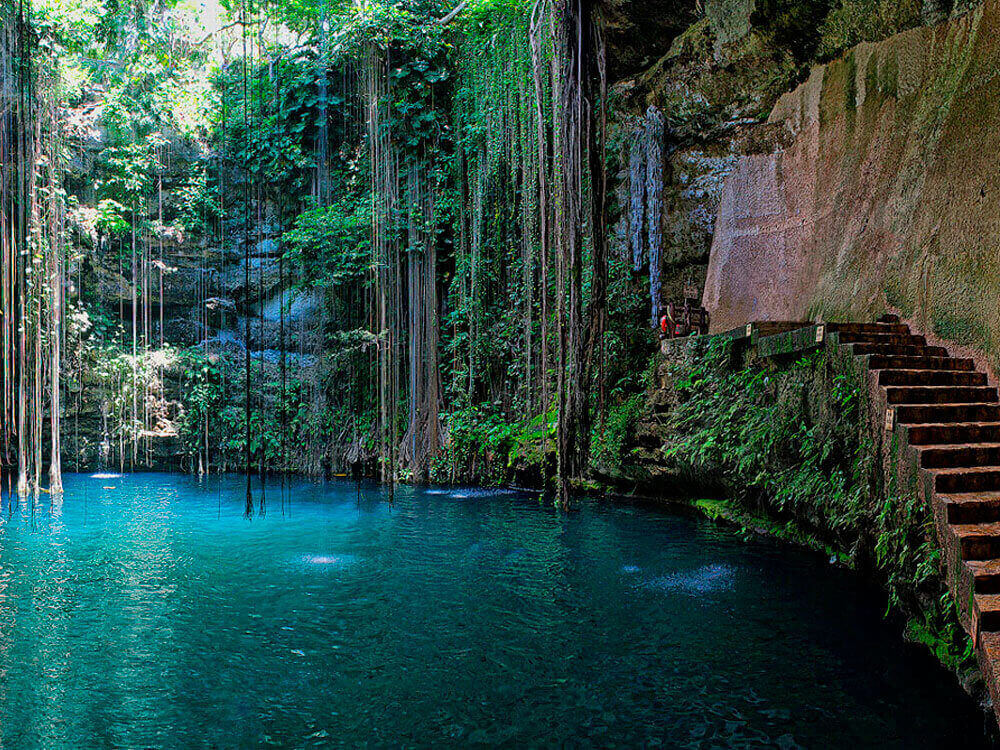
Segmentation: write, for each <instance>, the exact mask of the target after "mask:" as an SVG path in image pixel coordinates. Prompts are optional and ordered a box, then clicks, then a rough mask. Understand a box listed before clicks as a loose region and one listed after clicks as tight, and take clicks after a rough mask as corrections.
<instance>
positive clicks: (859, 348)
mask: <svg viewBox="0 0 1000 750" xmlns="http://www.w3.org/2000/svg"><path fill="white" fill-rule="evenodd" d="M851 348H852V351H853V353H854V354H855V355H856V356H859V357H860V356H863V355H865V354H884V355H886V356H896V357H946V356H948V350H947V349H945V348H944V347H943V346H900V345H898V344H851Z"/></svg>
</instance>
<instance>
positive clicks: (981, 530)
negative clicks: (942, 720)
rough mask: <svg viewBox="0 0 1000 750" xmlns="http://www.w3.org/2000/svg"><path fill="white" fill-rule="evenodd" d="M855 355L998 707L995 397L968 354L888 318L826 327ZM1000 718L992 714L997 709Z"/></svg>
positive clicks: (999, 458) (999, 434)
mask: <svg viewBox="0 0 1000 750" xmlns="http://www.w3.org/2000/svg"><path fill="white" fill-rule="evenodd" d="M828 327H829V330H830V332H831V333H836V335H837V338H838V339H839V343H840V344H841V345H843V346H847V347H849V348H850V350H851V352H852V353H853V354H854V355H856V356H859V357H862V358H864V360H865V364H866V366H867V370H868V371H869V373H870V378H871V379H872V380H873V382H874V386H875V387H876V388H877V390H876V391H875V395H876V400H877V402H878V403H879V405H880V406H884V408H885V428H886V430H887V431H888V432H890V433H895V434H896V435H897V436H898V437H899V438H900V440H901V446H902V450H901V451H900V455H902V456H904V457H905V463H906V464H908V466H909V469H910V470H911V471H912V472H913V473H914V474H915V475H916V478H917V488H918V491H919V492H920V493H921V494H922V495H923V497H924V498H925V500H926V501H927V502H928V504H929V506H930V507H931V508H932V510H933V513H934V519H935V525H936V529H937V536H938V541H939V543H940V545H941V548H942V551H943V553H944V560H945V563H946V566H947V571H946V573H947V581H948V585H949V588H950V590H951V592H952V595H953V596H954V598H955V602H956V604H957V605H958V611H959V617H960V619H961V622H962V625H963V626H964V627H965V628H966V630H967V631H968V632H969V634H970V635H971V636H972V638H973V641H974V643H975V646H976V651H977V655H978V657H979V662H980V668H981V670H982V673H983V677H984V678H985V680H986V683H987V685H988V687H989V690H990V695H991V697H992V698H993V704H994V708H995V710H996V709H997V708H1000V395H998V392H997V388H995V387H993V386H990V385H989V384H988V379H987V376H986V373H985V372H981V371H979V370H978V369H977V368H976V365H975V363H974V361H973V360H971V359H963V358H959V357H952V356H950V355H949V354H948V352H947V350H946V349H944V348H943V347H939V346H928V345H927V341H926V339H925V337H923V336H916V335H913V334H911V332H910V330H909V327H908V326H906V325H904V324H901V323H900V321H899V318H897V317H896V316H884V317H883V318H880V320H879V322H878V323H874V324H841V325H838V324H829V325H828ZM998 716H1000V712H998Z"/></svg>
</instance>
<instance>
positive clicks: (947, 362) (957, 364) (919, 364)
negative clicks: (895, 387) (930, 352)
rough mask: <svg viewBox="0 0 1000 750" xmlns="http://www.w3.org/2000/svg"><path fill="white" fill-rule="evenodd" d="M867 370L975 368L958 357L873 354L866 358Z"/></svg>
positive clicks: (969, 362)
mask: <svg viewBox="0 0 1000 750" xmlns="http://www.w3.org/2000/svg"><path fill="white" fill-rule="evenodd" d="M868 369H869V370H958V371H962V372H972V371H973V370H975V369H976V365H975V363H974V362H973V361H972V360H971V359H962V358H959V357H919V356H917V357H914V356H893V355H884V354H873V355H871V356H869V358H868Z"/></svg>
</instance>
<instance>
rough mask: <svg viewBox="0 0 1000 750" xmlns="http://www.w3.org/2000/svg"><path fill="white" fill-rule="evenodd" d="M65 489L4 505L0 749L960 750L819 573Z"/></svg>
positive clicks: (655, 549) (583, 535)
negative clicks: (492, 749)
mask: <svg viewBox="0 0 1000 750" xmlns="http://www.w3.org/2000/svg"><path fill="white" fill-rule="evenodd" d="M266 497H267V507H266V515H265V516H264V517H260V516H256V517H254V518H253V519H252V520H245V519H244V518H243V498H244V495H243V485H242V480H241V479H239V478H237V477H211V478H209V479H208V480H206V481H204V482H199V481H198V480H197V479H195V478H190V477H185V476H169V475H152V474H144V475H143V474H140V475H132V476H124V477H116V476H110V477H109V476H104V477H96V478H95V477H91V476H83V475H74V476H69V477H67V480H66V494H65V497H64V499H63V500H62V502H61V504H57V505H56V506H55V507H53V506H52V505H50V503H49V502H48V501H47V500H46V499H45V498H43V499H42V500H40V501H39V503H38V505H37V507H36V509H35V510H34V511H32V510H31V509H30V507H20V508H14V509H12V508H10V506H9V503H5V505H4V509H3V510H4V512H3V519H4V521H3V523H2V525H0V674H2V679H0V727H2V730H0V731H2V734H0V746H3V747H11V748H14V747H18V748H20V747H42V748H45V747H64V746H73V747H233V746H244V747H249V746H283V747H308V746H358V745H370V746H414V745H424V746H426V745H455V746H468V745H476V744H506V745H509V746H519V747H526V746H539V745H548V746H553V745H601V746H609V745H618V746H622V745H625V746H662V747H696V748H701V747H706V748H707V747H781V748H795V747H833V746H837V747H900V748H902V747H906V748H916V747H944V746H953V747H954V746H962V747H977V746H981V745H982V744H983V742H984V740H983V718H982V715H981V714H979V713H978V711H977V710H976V709H975V707H974V706H973V705H972V702H971V701H970V700H969V699H968V698H967V697H966V696H965V695H964V694H962V693H961V691H960V689H959V688H958V686H957V685H956V684H955V681H954V679H953V678H952V677H950V676H949V675H948V674H946V673H945V672H943V671H942V669H941V668H940V667H939V666H937V665H936V663H935V662H933V660H932V659H931V658H930V657H929V656H928V655H927V654H926V653H924V652H921V651H920V650H919V649H916V648H913V647H909V646H906V645H905V644H904V643H903V642H902V641H901V639H900V638H899V634H898V629H897V628H893V627H891V626H890V625H888V624H886V623H885V622H884V620H883V619H882V608H883V602H881V601H880V599H879V597H878V596H877V595H876V594H874V593H873V592H871V591H869V590H868V589H866V588H865V587H864V586H863V585H862V583H861V582H860V581H859V580H858V578H857V577H856V576H854V575H852V574H849V573H846V572H844V571H841V570H838V569H834V568H832V567H830V566H829V565H828V564H826V562H825V561H824V560H822V559H820V558H817V557H815V556H812V555H810V554H806V553H803V552H799V551H797V550H794V549H790V548H788V547H784V546H780V545H777V544H773V543H770V542H767V541H763V540H749V541H748V540H745V539H742V538H740V537H739V536H737V535H735V534H734V533H732V532H730V531H728V530H724V529H722V528H719V527H718V526H716V525H713V524H710V523H708V522H704V521H695V520H691V519H688V518H684V517H679V516H674V515H670V514H667V513H664V512H661V511H658V510H653V509H644V508H635V507H614V506H609V505H606V504H591V503H588V502H583V503H582V504H581V508H580V510H579V511H578V512H575V513H572V514H562V513H557V512H556V511H554V510H553V509H552V508H551V507H550V506H549V505H548V504H545V503H540V502H539V500H538V498H537V497H531V496H528V495H521V494H516V493H510V492H492V491H486V490H460V489H448V490H434V489H421V488H407V487H403V488H399V489H398V490H397V491H396V493H395V496H394V498H393V502H391V503H390V502H389V501H388V496H387V495H386V494H385V492H384V490H382V489H379V488H378V487H375V486H366V485H363V486H360V487H359V486H356V485H354V484H351V483H327V484H313V483H308V482H304V481H301V482H292V483H290V484H289V485H288V490H287V491H286V492H285V493H284V495H282V494H281V492H280V490H279V485H278V484H277V483H272V484H271V485H270V486H269V487H268V492H267V495H266Z"/></svg>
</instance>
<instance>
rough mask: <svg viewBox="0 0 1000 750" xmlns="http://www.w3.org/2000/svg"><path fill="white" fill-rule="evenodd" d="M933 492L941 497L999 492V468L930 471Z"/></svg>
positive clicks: (982, 467) (980, 467)
mask: <svg viewBox="0 0 1000 750" xmlns="http://www.w3.org/2000/svg"><path fill="white" fill-rule="evenodd" d="M931 471H932V473H933V477H934V491H935V492H937V493H939V494H942V495H955V494H959V493H972V492H977V493H978V492H998V491H1000V466H977V467H974V468H962V469H957V468H956V469H936V470H933V469H932V470H931Z"/></svg>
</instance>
